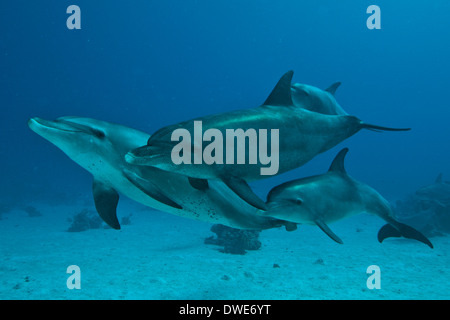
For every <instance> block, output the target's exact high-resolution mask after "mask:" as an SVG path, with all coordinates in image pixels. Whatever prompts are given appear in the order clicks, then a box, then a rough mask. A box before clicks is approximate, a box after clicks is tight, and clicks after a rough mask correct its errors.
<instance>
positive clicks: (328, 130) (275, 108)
mask: <svg viewBox="0 0 450 320" xmlns="http://www.w3.org/2000/svg"><path fill="white" fill-rule="evenodd" d="M292 76H293V71H289V72H287V73H286V74H284V75H283V76H282V78H281V79H280V80H279V81H278V83H277V85H276V86H275V88H274V89H273V91H272V93H271V94H270V95H269V97H268V98H267V99H266V101H265V102H264V103H263V104H262V105H261V106H259V107H257V108H251V109H246V110H237V111H231V112H226V113H222V114H216V115H210V116H205V117H201V118H198V119H193V120H189V121H185V122H181V123H178V124H175V125H170V126H167V127H164V128H162V129H160V130H158V131H157V132H156V133H154V134H153V135H152V136H151V138H150V139H149V140H148V142H147V145H145V146H142V147H140V148H137V149H135V150H133V151H131V152H129V153H128V154H127V155H126V161H127V162H129V163H132V164H136V165H144V166H154V167H157V168H160V169H162V170H166V171H171V172H177V173H181V174H184V175H186V176H188V177H191V178H193V179H218V180H222V181H223V182H224V183H225V184H226V185H227V186H229V187H230V188H231V189H232V190H233V191H234V192H236V193H237V194H238V195H239V196H240V197H241V198H242V199H244V200H245V201H246V202H247V203H249V204H251V205H253V206H255V207H256V208H259V209H262V210H266V209H267V207H266V205H265V203H264V201H262V200H261V199H260V198H259V197H258V196H257V195H255V194H254V193H253V192H252V190H251V188H250V187H249V186H248V184H247V181H252V180H257V179H262V178H265V177H266V176H265V175H262V170H267V169H272V166H273V165H274V163H275V165H276V169H277V170H276V171H274V172H272V171H271V172H270V174H280V173H284V172H286V171H289V170H292V169H294V168H297V167H299V166H302V165H304V164H305V163H307V162H308V161H310V160H311V159H313V158H314V157H315V156H316V155H318V154H319V153H322V152H325V151H327V150H329V149H331V148H333V147H334V146H336V145H337V144H338V143H340V142H342V141H343V140H345V139H347V138H349V137H351V136H352V135H354V134H355V133H357V132H358V131H359V130H361V129H369V130H374V131H381V130H386V131H405V130H410V129H394V128H387V127H381V126H376V125H371V124H367V123H365V122H363V121H361V120H360V119H358V118H357V117H354V116H350V115H327V114H321V113H317V112H311V111H309V110H306V109H305V108H303V107H297V106H295V105H294V104H293V101H292V94H291V81H292ZM334 90H335V89H334ZM330 91H333V90H330ZM198 123H200V124H201V126H202V128H201V130H205V135H206V133H207V132H210V133H211V132H213V133H215V134H217V136H215V137H214V138H212V137H211V135H209V136H208V137H203V141H212V142H211V143H210V144H206V143H205V144H201V143H200V147H199V139H198V134H199V132H198V125H196V124H198ZM177 129H183V130H185V131H187V132H188V133H189V134H190V136H194V138H193V139H192V140H191V139H189V140H190V141H189V142H188V143H189V146H192V149H193V150H194V163H193V164H186V163H175V162H174V161H173V154H174V150H175V147H176V146H177V145H179V143H178V142H177V141H174V140H172V139H173V134H174V132H175V130H177ZM230 130H231V131H233V130H234V132H237V131H238V130H241V133H242V132H244V134H242V135H241V136H240V138H239V137H237V139H236V140H240V141H238V142H237V143H236V145H239V147H236V145H235V144H234V137H233V138H232V139H231V140H232V144H230V145H231V146H232V147H231V148H230V147H228V146H229V144H228V143H229V141H228V140H227V141H226V145H227V147H226V148H225V152H226V155H225V153H224V154H222V158H219V159H218V161H216V162H214V163H212V164H210V163H206V162H205V161H204V162H201V158H200V164H198V163H195V150H197V151H198V150H200V155H201V154H205V152H206V151H207V150H209V151H210V154H211V155H212V154H214V153H213V152H212V151H211V149H214V148H211V147H212V146H213V145H214V146H216V145H220V143H218V141H219V142H220V141H221V136H222V137H223V136H227V133H228V132H229V131H230ZM256 130H259V133H266V136H265V137H264V136H261V135H260V137H259V139H258V138H257V137H256V135H254V137H253V138H252V137H251V135H250V133H254V132H256ZM269 131H270V132H271V133H274V134H275V133H276V135H275V137H274V136H272V135H270V136H269V137H267V133H268V132H269ZM247 133H248V135H247ZM200 135H202V132H200ZM196 136H197V137H196ZM278 136H279V139H278V140H279V141H278V140H277V139H276V138H277V137H278ZM255 137H256V138H255ZM219 138H220V139H219ZM247 138H248V140H249V143H246V139H247ZM263 138H264V139H263ZM201 139H202V138H201V137H200V141H201ZM175 140H176V139H175ZM178 141H179V140H178ZM184 142H185V141H184V139H183V141H182V142H180V143H184ZM191 142H192V143H191ZM264 142H265V144H264ZM223 144H224V143H223V141H222V145H223ZM267 145H270V148H269V147H268V146H267ZM202 148H203V149H202ZM264 148H265V149H264ZM268 149H271V152H270V153H271V156H270V157H268V152H267V150H268ZM262 150H265V157H262V156H261V155H262V154H264V152H261V151H262ZM214 151H215V156H216V157H217V151H218V150H216V149H214ZM219 151H220V150H219ZM255 151H256V153H257V154H259V158H258V159H255V158H254V159H253V160H254V163H253V164H250V162H249V161H247V162H244V164H237V163H238V160H239V159H237V157H238V156H239V155H238V153H241V154H244V155H245V156H246V157H247V159H246V160H248V159H249V158H250V156H251V154H252V152H255ZM183 154H184V150H183ZM229 154H231V156H230V158H231V163H234V164H233V165H227V163H228V160H229V158H228V155H229ZM183 156H184V155H183ZM188 158H189V157H188ZM269 158H271V160H270V159H269ZM189 159H190V158H189ZM268 160H270V161H268ZM272 160H274V161H272ZM275 160H276V161H275ZM272 162H273V163H272ZM190 163H192V162H190ZM241 163H242V162H241ZM268 163H270V165H271V167H270V168H267V167H266V166H267V165H268ZM193 179H191V181H194V180H193Z"/></svg>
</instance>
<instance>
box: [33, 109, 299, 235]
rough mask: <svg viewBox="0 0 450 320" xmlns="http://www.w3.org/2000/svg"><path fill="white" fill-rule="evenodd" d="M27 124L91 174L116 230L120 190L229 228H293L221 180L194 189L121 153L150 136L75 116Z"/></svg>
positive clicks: (99, 204) (102, 211)
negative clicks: (264, 213) (263, 213)
mask: <svg viewBox="0 0 450 320" xmlns="http://www.w3.org/2000/svg"><path fill="white" fill-rule="evenodd" d="M28 125H29V127H30V128H31V130H33V131H34V132H36V133H37V134H39V135H40V136H42V137H43V138H45V139H47V140H48V141H50V142H51V143H53V144H54V145H55V146H57V147H58V148H59V149H61V150H62V151H63V152H64V153H65V154H66V155H68V156H69V158H71V159H72V160H73V161H75V162H76V163H78V164H79V165H80V166H81V167H83V168H84V169H86V170H87V171H89V172H90V173H91V174H92V175H93V177H94V183H93V193H94V202H95V207H96V209H97V212H98V213H99V215H100V217H101V218H102V219H103V220H104V221H105V222H106V223H107V224H108V225H109V226H111V227H112V228H114V229H120V224H119V221H118V219H117V215H116V207H117V204H118V200H119V193H120V194H123V195H125V196H127V197H129V198H131V199H133V200H135V201H137V202H139V203H142V204H144V205H146V206H149V207H152V208H155V209H158V210H161V211H164V212H168V213H172V214H175V215H178V216H182V217H187V218H192V219H196V220H201V221H206V222H210V223H220V224H224V225H227V226H230V227H234V228H239V229H255V230H262V229H268V228H273V227H278V226H282V225H285V226H286V228H287V229H289V230H293V229H295V224H292V223H289V222H286V223H285V222H284V221H280V220H278V219H274V218H269V217H261V216H260V215H258V214H256V213H257V210H256V209H255V208H254V207H252V206H249V205H247V204H246V203H245V202H244V201H242V200H241V199H240V198H239V197H237V196H236V194H235V193H234V192H233V191H231V190H230V189H229V188H228V187H227V186H226V185H224V184H223V183H221V182H220V181H206V183H204V184H203V185H202V186H201V187H200V186H197V188H193V187H192V186H191V184H190V183H189V181H188V179H187V178H186V177H185V176H183V175H179V174H174V173H170V172H166V171H162V170H160V169H157V168H153V167H141V166H134V165H130V164H128V163H127V162H125V159H124V156H125V154H126V153H127V152H128V151H129V150H132V149H133V148H137V147H138V146H140V145H142V144H145V142H146V141H147V140H148V138H149V135H148V134H146V133H143V132H141V131H138V130H134V129H131V128H128V127H125V126H122V125H118V124H113V123H109V122H105V121H99V120H94V119H89V118H80V117H62V118H58V119H57V120H55V121H48V120H44V119H40V118H32V119H30V120H29V121H28ZM198 189H202V190H198Z"/></svg>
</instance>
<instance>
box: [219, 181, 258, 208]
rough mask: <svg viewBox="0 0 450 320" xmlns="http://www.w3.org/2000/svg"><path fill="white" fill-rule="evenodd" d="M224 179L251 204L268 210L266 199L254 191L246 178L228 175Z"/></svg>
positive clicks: (229, 186)
mask: <svg viewBox="0 0 450 320" xmlns="http://www.w3.org/2000/svg"><path fill="white" fill-rule="evenodd" d="M222 181H223V182H224V183H225V184H226V185H227V186H228V188H230V189H231V190H233V192H234V193H236V194H237V195H238V196H239V197H240V198H241V199H242V200H244V201H245V202H247V203H248V204H249V205H251V206H253V207H255V208H257V209H260V210H263V211H267V206H266V204H265V203H264V201H262V200H261V199H260V198H259V197H258V196H257V195H256V194H255V193H254V192H253V190H252V189H251V188H250V186H249V185H248V184H247V182H246V181H245V180H243V179H240V178H236V177H227V178H226V179H222Z"/></svg>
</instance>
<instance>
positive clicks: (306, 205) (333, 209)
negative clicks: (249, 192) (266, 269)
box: [263, 148, 433, 248]
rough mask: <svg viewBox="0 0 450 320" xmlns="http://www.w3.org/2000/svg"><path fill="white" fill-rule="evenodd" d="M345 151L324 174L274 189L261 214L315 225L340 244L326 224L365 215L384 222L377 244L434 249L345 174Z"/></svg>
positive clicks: (376, 195) (371, 191)
mask: <svg viewBox="0 0 450 320" xmlns="http://www.w3.org/2000/svg"><path fill="white" fill-rule="evenodd" d="M347 152H348V148H345V149H342V150H341V151H340V152H339V153H338V154H337V156H336V158H335V159H334V161H333V163H332V164H331V166H330V169H329V170H328V172H326V173H325V174H322V175H317V176H312V177H307V178H303V179H298V180H293V181H290V182H286V183H283V184H281V185H279V186H277V187H275V188H273V189H272V190H271V191H270V192H269V194H268V195H267V207H268V210H267V211H265V212H264V213H263V214H264V215H265V216H271V217H276V218H278V219H284V220H287V221H292V222H295V223H303V224H310V225H317V226H318V227H319V228H320V229H322V230H323V231H324V232H325V233H326V234H327V235H328V236H329V237H330V238H331V239H333V240H334V241H336V242H338V243H343V242H342V240H341V239H340V238H339V237H338V236H337V235H336V234H335V233H333V231H331V229H330V228H329V227H328V224H329V223H332V222H335V221H337V220H340V219H343V218H346V217H349V216H352V215H355V214H358V213H362V212H367V213H370V214H375V215H377V216H379V217H380V218H382V219H384V220H385V221H386V222H387V224H386V225H384V226H383V227H382V228H381V229H380V231H379V232H378V240H379V242H380V243H381V242H382V241H383V240H384V239H386V238H390V237H405V238H409V239H415V240H418V241H420V242H423V243H425V244H427V245H428V246H429V247H430V248H433V245H432V244H431V242H430V240H428V239H427V238H426V237H425V236H424V235H423V234H422V233H420V232H419V231H417V230H415V229H414V228H412V227H410V226H408V225H406V224H403V223H400V222H398V221H397V220H396V219H395V218H394V214H393V211H392V208H391V206H390V204H389V202H388V201H387V200H386V199H384V198H383V197H382V196H381V195H380V194H379V193H378V192H377V191H376V190H374V189H373V188H371V187H370V186H368V185H367V184H364V183H362V182H359V181H356V180H355V179H353V178H352V177H350V176H349V175H348V174H347V172H346V171H345V168H344V158H345V156H346V154H347Z"/></svg>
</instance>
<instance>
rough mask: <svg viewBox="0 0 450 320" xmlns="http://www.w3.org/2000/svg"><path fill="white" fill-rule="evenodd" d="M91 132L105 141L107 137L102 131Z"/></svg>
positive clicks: (93, 130)
mask: <svg viewBox="0 0 450 320" xmlns="http://www.w3.org/2000/svg"><path fill="white" fill-rule="evenodd" d="M91 131H92V133H93V134H94V135H95V136H96V137H97V138H99V139H103V138H104V137H105V133H104V132H103V131H101V130H97V129H91Z"/></svg>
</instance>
